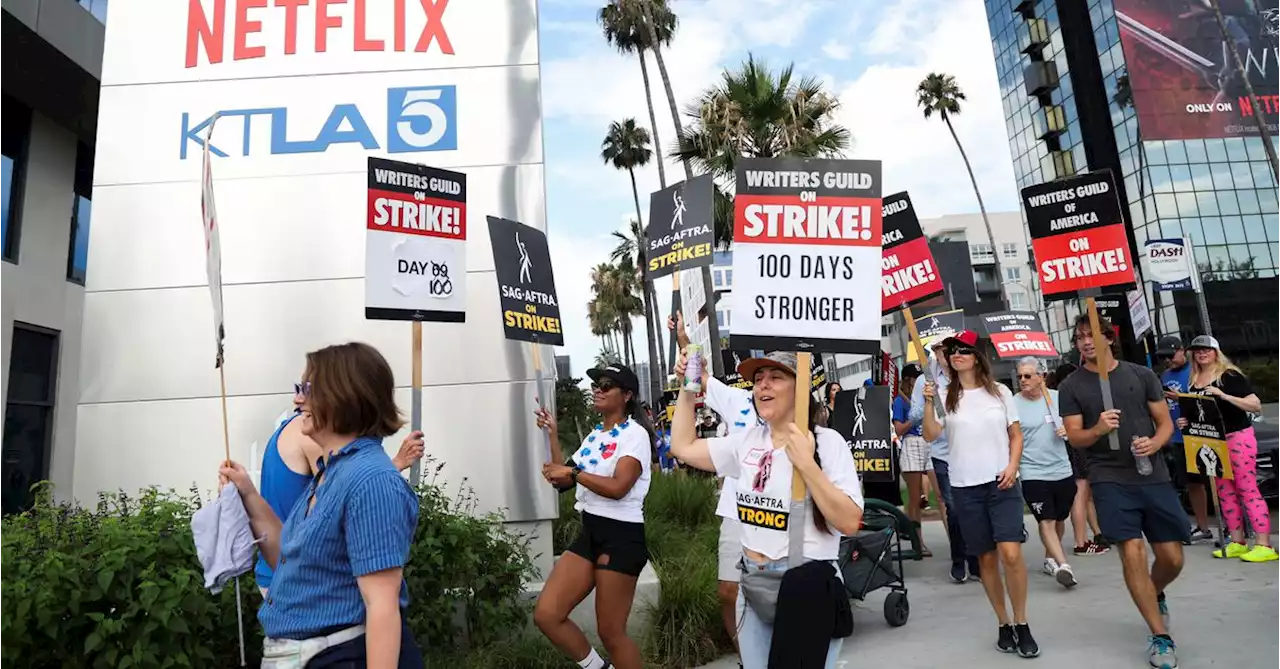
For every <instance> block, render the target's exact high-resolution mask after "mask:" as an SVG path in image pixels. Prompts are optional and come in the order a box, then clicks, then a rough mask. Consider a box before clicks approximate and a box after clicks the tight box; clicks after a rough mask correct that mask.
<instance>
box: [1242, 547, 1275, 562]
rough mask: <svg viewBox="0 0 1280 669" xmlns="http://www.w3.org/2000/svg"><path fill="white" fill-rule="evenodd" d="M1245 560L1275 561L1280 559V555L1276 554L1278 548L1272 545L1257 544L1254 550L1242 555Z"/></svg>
mask: <svg viewBox="0 0 1280 669" xmlns="http://www.w3.org/2000/svg"><path fill="white" fill-rule="evenodd" d="M1240 559H1241V560H1244V561H1245V562H1274V561H1276V560H1280V555H1278V554H1276V549H1274V548H1272V547H1270V546H1263V545H1257V546H1254V547H1253V550H1251V551H1249V552H1248V553H1245V554H1244V555H1241V556H1240Z"/></svg>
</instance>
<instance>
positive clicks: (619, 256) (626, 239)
mask: <svg viewBox="0 0 1280 669" xmlns="http://www.w3.org/2000/svg"><path fill="white" fill-rule="evenodd" d="M613 237H614V239H617V240H618V245H617V246H615V247H614V248H613V252H612V253H610V254H609V258H610V259H612V260H613V261H614V262H622V261H623V260H630V262H632V263H634V266H635V267H639V268H640V273H641V277H640V279H641V282H642V283H643V285H644V290H645V293H644V313H645V321H646V325H647V326H648V328H649V330H650V331H652V332H653V337H654V339H655V340H656V341H657V343H658V362H656V363H654V366H655V374H658V375H659V376H660V377H662V378H665V377H666V373H665V370H664V369H663V368H662V361H663V360H666V359H667V351H666V346H665V345H664V344H663V343H662V325H661V322H662V320H661V315H660V314H659V313H658V294H657V292H656V291H654V289H653V283H652V282H651V281H649V280H648V272H647V267H646V266H645V265H646V263H645V261H644V249H645V246H646V245H647V244H648V242H647V241H646V239H647V238H646V236H645V231H644V226H643V225H642V224H641V223H640V221H639V220H638V219H634V218H633V219H631V220H630V221H629V222H628V223H627V231H626V232H621V231H618V230H614V231H613ZM650 315H652V321H649V318H650ZM651 353H652V352H651ZM654 390H661V385H658V386H656V387H655V388H654ZM655 397H656V395H655Z"/></svg>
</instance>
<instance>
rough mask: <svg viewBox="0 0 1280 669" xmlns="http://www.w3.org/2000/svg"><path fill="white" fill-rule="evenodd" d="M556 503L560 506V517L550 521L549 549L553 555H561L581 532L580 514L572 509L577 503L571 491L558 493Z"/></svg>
mask: <svg viewBox="0 0 1280 669" xmlns="http://www.w3.org/2000/svg"><path fill="white" fill-rule="evenodd" d="M557 501H558V503H559V504H560V515H558V516H556V519H555V520H553V521H551V548H552V553H553V554H554V555H559V554H561V553H563V552H564V551H565V549H566V548H568V547H569V544H571V543H573V540H574V539H576V538H577V537H578V533H579V532H581V531H582V514H580V513H578V510H577V509H575V508H573V505H574V503H575V502H576V501H577V496H575V495H574V494H573V491H569V492H565V493H560V495H559V499H558V500H557Z"/></svg>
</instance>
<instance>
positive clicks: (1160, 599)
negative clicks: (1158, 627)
mask: <svg viewBox="0 0 1280 669" xmlns="http://www.w3.org/2000/svg"><path fill="white" fill-rule="evenodd" d="M1156 605H1157V606H1159V607H1160V620H1162V621H1163V622H1164V630H1165V631H1166V632H1168V631H1169V630H1171V629H1173V616H1171V615H1169V602H1168V601H1167V600H1166V599H1165V596H1164V593H1163V592H1158V593H1156Z"/></svg>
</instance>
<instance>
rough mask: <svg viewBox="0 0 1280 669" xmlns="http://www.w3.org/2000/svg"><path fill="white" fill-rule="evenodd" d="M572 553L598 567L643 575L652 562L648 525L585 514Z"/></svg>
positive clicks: (633, 574) (571, 549)
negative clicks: (646, 541)
mask: <svg viewBox="0 0 1280 669" xmlns="http://www.w3.org/2000/svg"><path fill="white" fill-rule="evenodd" d="M569 551H570V552H571V553H577V554H578V555H581V556H582V557H584V558H586V559H587V560H590V561H591V562H592V563H593V564H595V566H596V568H597V569H608V570H609V571H616V572H619V573H622V574H626V575H628V576H639V575H640V572H641V571H643V570H644V565H645V564H646V563H647V562H649V548H648V547H647V546H646V545H645V543H644V523H628V522H625V521H621V520H614V519H612V518H605V517H603V516H595V515H592V514H590V513H586V512H583V514H582V531H581V532H579V533H578V538H577V539H574V540H573V543H572V544H569Z"/></svg>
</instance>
